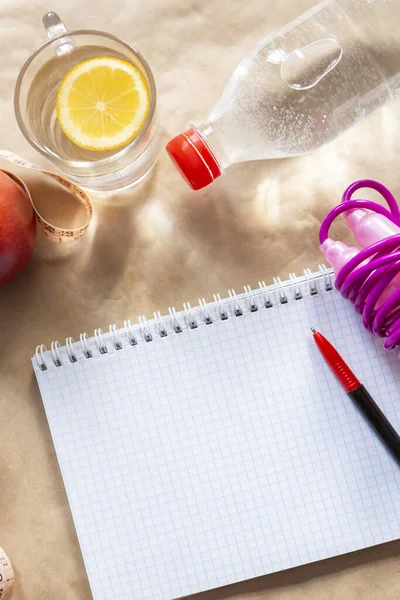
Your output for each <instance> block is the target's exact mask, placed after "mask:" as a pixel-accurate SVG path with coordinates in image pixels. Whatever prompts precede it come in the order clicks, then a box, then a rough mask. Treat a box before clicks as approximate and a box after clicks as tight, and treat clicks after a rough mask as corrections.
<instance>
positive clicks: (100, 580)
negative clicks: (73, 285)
mask: <svg viewBox="0 0 400 600" xmlns="http://www.w3.org/2000/svg"><path fill="white" fill-rule="evenodd" d="M310 325H312V326H313V327H315V328H318V329H320V330H321V331H322V332H323V333H324V334H325V335H326V336H327V337H328V338H329V339H330V340H331V341H332V342H333V343H334V344H335V345H336V346H337V347H338V349H339V350H340V351H341V352H342V354H343V355H344V356H345V357H346V359H347V360H348V362H349V363H350V364H351V366H352V367H353V369H354V371H355V372H356V373H357V375H358V376H359V378H360V379H361V380H362V381H363V382H364V383H365V384H366V386H367V388H368V389H369V391H370V393H371V394H372V396H373V397H374V398H375V399H376V401H377V402H378V403H379V404H380V406H381V407H382V408H383V410H384V412H385V413H386V414H387V416H388V418H389V419H390V420H391V422H392V423H393V425H394V426H395V427H396V428H397V429H398V430H400V410H399V407H400V391H399V382H400V366H399V362H398V361H397V360H396V356H395V354H388V353H385V352H384V351H383V350H382V348H381V343H382V342H381V341H379V340H378V341H377V340H374V339H373V338H372V336H370V335H369V334H368V333H367V332H365V331H364V330H363V329H362V325H361V323H360V318H359V317H358V316H357V315H356V314H355V313H354V309H353V308H352V306H350V305H349V304H348V303H347V302H346V301H344V300H342V299H341V297H340V296H339V295H338V294H337V293H336V292H330V293H320V294H318V295H317V296H308V297H306V298H304V299H303V300H299V301H294V300H290V301H289V303H288V304H284V305H279V304H278V306H274V307H273V308H269V309H267V308H264V307H262V308H259V310H258V311H257V312H254V313H251V312H250V310H249V309H247V310H244V312H243V315H242V316H241V317H235V316H234V315H233V313H232V312H230V313H229V318H228V319H227V320H225V321H221V320H216V321H215V322H214V323H212V324H211V325H205V324H204V323H200V324H199V327H198V328H197V329H194V330H190V329H189V328H185V329H184V330H183V332H182V333H180V334H175V333H173V332H170V333H169V335H168V336H167V337H164V338H161V337H159V336H154V339H153V341H152V342H148V343H146V342H144V341H140V342H139V343H138V344H137V345H136V346H130V345H125V346H124V348H123V349H122V350H119V351H116V350H113V349H110V350H109V352H108V354H105V355H100V356H99V354H98V352H94V353H93V354H94V356H93V358H91V359H84V358H82V359H79V360H78V362H77V363H75V364H71V363H70V362H69V361H68V360H64V361H63V362H64V364H63V366H62V367H59V368H56V367H54V366H52V365H50V366H49V368H48V370H47V371H44V372H41V371H39V370H38V369H37V368H36V374H37V378H38V381H39V385H40V389H41V393H42V397H43V401H44V404H45V408H46V413H47V417H48V421H49V424H50V428H51V433H52V436H53V440H54V444H55V447H56V451H57V456H58V460H59V464H60V467H61V470H62V474H63V478H64V482H65V486H66V489H67V493H68V498H69V502H70V505H71V509H72V514H73V517H74V522H75V526H76V530H77V533H78V537H79V540H80V544H81V548H82V553H83V556H84V560H85V564H86V569H87V572H88V575H89V579H90V583H91V587H92V592H93V596H94V598H95V600H106V599H107V600H110V599H112V600H122V599H124V600H125V599H126V600H127V599H135V600H170V599H172V598H179V597H182V596H186V595H190V594H192V593H195V592H200V591H203V590H207V589H210V588H215V587H218V586H222V585H226V584H230V583H233V582H237V581H241V580H245V579H249V578H252V577H257V576H260V575H263V574H266V573H271V572H273V571H277V570H280V569H287V568H289V567H294V566H297V565H301V564H304V563H308V562H310V561H316V560H319V559H325V558H328V557H331V556H335V555H337V554H341V553H345V552H349V551H353V550H357V549H360V548H364V547H367V546H371V545H375V544H380V543H382V542H385V541H388V540H393V539H396V538H398V537H400V520H399V518H398V507H399V506H400V469H399V468H398V466H397V465H396V463H395V462H394V460H393V459H392V458H391V456H390V455H389V454H388V452H387V450H386V448H385V447H384V446H383V445H382V443H381V442H380V440H379V439H378V438H377V437H376V435H375V434H374V432H373V431H372V430H371V429H370V427H369V425H368V424H367V423H366V421H365V420H364V418H363V417H362V416H361V415H360V414H359V413H358V412H357V409H356V408H355V407H354V405H353V404H352V403H351V401H350V400H349V399H348V397H347V396H346V394H344V393H343V391H342V390H341V388H340V387H339V385H338V384H337V383H336V381H335V380H334V379H333V376H332V375H331V373H330V372H329V370H328V369H327V367H326V365H325V364H323V362H322V359H321V357H320V356H319V354H318V351H317V349H316V347H315V346H314V344H313V342H312V338H311V332H310V329H309V326H310ZM91 343H92V342H91ZM62 352H63V350H62ZM62 352H61V354H62ZM63 356H66V355H65V354H64V355H63ZM46 359H49V353H48V354H46ZM48 362H50V360H48Z"/></svg>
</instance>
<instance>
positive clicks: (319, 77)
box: [197, 0, 400, 169]
mask: <svg viewBox="0 0 400 600" xmlns="http://www.w3.org/2000/svg"><path fill="white" fill-rule="evenodd" d="M397 1H398V0H326V1H324V2H321V3H320V4H318V5H317V6H316V7H314V8H313V9H311V10H310V11H308V12H307V13H304V14H303V15H302V16H300V17H299V18H298V19H297V20H295V21H293V22H292V23H290V24H289V25H287V26H286V27H284V28H283V29H281V30H278V31H277V32H275V33H274V34H273V35H269V36H267V37H266V38H264V39H263V40H261V41H260V42H259V44H258V45H257V46H256V47H255V49H254V51H253V52H251V53H250V54H249V55H248V56H247V57H245V58H244V59H243V60H242V62H241V63H240V64H239V65H238V67H237V69H236V70H235V72H234V74H233V76H232V78H231V80H230V82H229V83H228V86H227V88H226V89H225V92H224V93H223V95H222V97H221V98H220V100H219V102H218V103H217V105H216V107H215V108H214V110H213V112H212V113H211V115H210V118H209V120H208V121H207V122H206V123H203V124H202V125H201V126H200V127H198V128H197V131H198V132H199V133H200V135H201V137H202V139H203V140H204V141H205V143H206V144H208V146H209V147H210V149H211V150H212V152H213V154H214V155H215V157H216V158H217V159H218V162H219V164H220V166H221V168H222V169H225V168H227V167H229V166H230V165H232V164H234V163H238V162H243V161H249V160H257V159H268V158H284V157H289V156H296V155H300V154H304V153H306V152H309V151H311V150H313V149H315V148H317V147H319V146H321V145H322V144H324V143H326V142H328V141H330V140H332V139H334V138H335V137H336V136H337V135H338V134H340V133H341V132H342V131H344V130H345V129H347V128H348V127H349V126H350V125H352V124H353V123H354V122H356V121H357V120H359V119H360V118H362V117H363V116H365V115H366V114H368V113H369V112H371V111H373V110H374V109H376V108H377V107H378V106H380V105H382V104H384V103H385V102H386V101H387V100H389V99H390V98H391V97H393V96H394V95H395V94H396V93H397V92H398V91H399V89H400V34H399V31H400V23H399V22H398V21H399V19H398V18H397V19H396V14H398V10H396V6H395V5H396V3H397Z"/></svg>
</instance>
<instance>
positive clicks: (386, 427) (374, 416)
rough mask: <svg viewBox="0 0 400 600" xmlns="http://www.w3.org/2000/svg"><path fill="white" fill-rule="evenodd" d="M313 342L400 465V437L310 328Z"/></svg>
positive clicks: (346, 367)
mask: <svg viewBox="0 0 400 600" xmlns="http://www.w3.org/2000/svg"><path fill="white" fill-rule="evenodd" d="M311 331H312V332H313V337H314V341H315V343H316V344H317V346H318V349H319V351H320V352H321V354H322V356H323V357H324V359H325V361H326V362H327V364H328V365H329V366H330V368H331V369H332V371H333V373H334V375H335V377H336V379H337V380H338V381H339V382H340V383H341V385H342V387H343V388H344V390H345V392H347V395H348V396H349V397H350V398H351V399H352V400H353V402H354V403H355V404H356V406H357V407H358V408H359V409H360V411H361V412H362V413H363V415H364V416H365V417H366V419H368V421H369V423H370V424H371V426H372V427H373V428H374V429H375V431H376V433H377V434H378V435H379V437H380V438H381V440H382V442H383V443H384V444H385V445H386V447H387V448H388V449H389V450H390V452H391V453H392V454H393V456H394V457H395V458H396V460H397V461H398V462H399V463H400V436H399V434H398V433H397V431H396V430H395V429H394V427H393V426H392V425H391V423H390V422H389V421H388V419H387V418H386V417H385V415H384V414H383V412H382V411H381V409H380V408H379V406H378V405H377V404H376V402H375V401H374V400H373V398H372V396H371V395H370V394H369V393H368V391H367V390H366V389H365V387H364V386H363V385H362V384H361V383H360V382H359V380H358V379H357V377H356V376H355V375H354V373H353V371H352V370H351V369H350V367H349V366H348V365H347V364H346V362H345V361H344V360H343V358H342V357H341V356H340V354H339V352H338V351H337V350H335V348H334V347H333V346H332V344H331V343H330V342H328V340H327V339H326V338H325V337H324V336H323V335H322V334H321V333H319V332H318V331H316V330H315V329H313V328H312V327H311Z"/></svg>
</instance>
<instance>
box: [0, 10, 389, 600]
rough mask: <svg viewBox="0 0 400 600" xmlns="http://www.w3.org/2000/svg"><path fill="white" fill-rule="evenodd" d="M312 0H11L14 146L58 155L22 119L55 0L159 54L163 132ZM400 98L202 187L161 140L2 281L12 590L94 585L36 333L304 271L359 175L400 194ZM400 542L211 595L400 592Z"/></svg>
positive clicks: (4, 531) (6, 534) (4, 479)
mask: <svg viewBox="0 0 400 600" xmlns="http://www.w3.org/2000/svg"><path fill="white" fill-rule="evenodd" d="M312 4H313V0H285V1H281V2H276V0H248V1H246V2H243V0H219V2H215V1H213V0H202V1H199V0H197V1H196V0H147V1H146V2H139V0H115V2H107V1H106V0H85V2H83V3H82V2H81V1H78V0H69V2H63V1H62V0H54V2H53V4H52V5H47V4H45V3H43V2H41V1H39V0H5V1H4V0H3V2H2V3H1V6H0V23H1V37H0V65H1V78H0V125H1V131H2V141H1V144H0V145H1V146H3V147H4V146H6V147H7V149H9V150H13V151H16V152H19V153H20V154H23V155H24V156H25V157H27V158H30V159H31V160H34V161H36V162H39V163H40V164H42V165H43V166H45V163H44V161H43V160H42V159H41V158H40V157H38V156H36V155H35V153H34V151H33V150H32V149H31V148H30V147H28V145H27V143H26V142H25V141H24V140H23V138H22V136H21V134H20V133H19V132H18V130H17V127H16V125H15V121H14V117H13V109H12V92H13V86H14V82H15V79H16V76H17V73H18V71H19V69H20V67H21V66H22V64H23V62H24V61H25V59H26V58H27V57H28V55H29V53H30V52H31V51H32V50H33V49H34V48H35V47H36V46H37V45H38V44H39V43H40V42H41V41H43V39H44V37H45V36H44V32H43V31H42V29H41V16H42V14H43V13H44V12H46V11H47V10H50V9H53V10H56V11H57V12H59V13H60V15H61V16H63V18H64V20H65V22H66V23H67V25H68V27H69V28H71V29H73V28H75V29H77V28H81V27H87V28H93V29H106V30H107V31H110V32H112V33H115V34H117V35H119V36H121V37H124V38H125V39H127V40H128V41H130V42H132V43H134V44H135V45H136V46H137V47H138V48H139V49H140V50H141V51H142V52H143V54H144V55H145V57H146V58H147V59H148V61H149V62H150V64H151V66H152V68H153V70H154V74H155V77H156V81H157V85H158V92H159V113H160V122H161V127H162V131H163V138H164V140H165V141H167V140H168V139H169V137H171V136H172V135H174V134H176V133H177V132H179V131H180V130H181V129H182V128H184V127H186V126H187V125H188V124H189V123H191V122H195V123H196V122H197V123H199V122H201V120H202V119H203V118H205V117H206V115H207V113H208V112H209V111H210V109H211V108H212V106H213V104H214V103H215V101H216V100H217V98H218V96H219V94H220V92H221V91H222V89H223V88H224V86H225V83H226V81H227V79H228V77H229V75H230V73H231V71H232V70H233V68H234V67H235V65H236V64H237V62H238V60H239V59H240V58H241V57H242V56H243V55H244V53H245V52H246V51H248V50H250V49H251V47H252V46H253V45H254V44H255V43H256V42H257V41H258V39H259V38H261V37H262V36H263V35H264V34H266V33H267V32H268V31H272V30H274V29H275V28H276V27H278V26H280V25H282V24H284V23H285V22H287V21H288V20H290V19H291V18H293V17H294V16H296V15H297V14H298V13H300V12H302V11H303V10H304V9H306V8H308V7H309V6H310V5H312ZM399 10H400V7H399ZM399 108H400V105H399V103H398V102H397V104H396V103H395V102H392V104H391V105H389V106H387V107H385V108H384V109H382V110H380V111H378V112H377V113H375V114H374V115H372V116H370V117H369V118H368V119H367V120H365V121H364V122H363V123H359V124H357V125H356V126H355V127H353V129H352V130H351V131H349V132H348V133H346V134H345V135H342V136H341V138H340V139H339V140H337V141H336V142H335V143H333V144H330V145H329V146H326V147H325V148H323V149H321V150H320V151H318V152H316V153H314V154H313V155H312V156H307V157H302V158H298V159H294V160H290V161H280V162H271V163H266V162H263V163H257V164H251V165H243V166H237V167H235V168H233V169H231V171H230V173H229V176H228V177H226V178H223V179H221V180H219V181H218V182H217V183H215V184H214V185H213V186H212V187H210V188H208V189H206V190H204V191H203V192H200V193H196V194H195V193H193V192H191V191H190V190H189V189H188V188H187V187H186V186H185V184H184V183H183V182H182V181H181V180H180V178H179V176H178V175H177V173H176V172H175V171H174V169H173V168H172V166H171V164H170V163H169V160H168V159H167V157H166V156H165V154H164V153H162V155H161V157H160V161H159V164H158V166H157V168H156V170H155V171H154V173H153V176H152V178H151V180H149V181H148V182H147V184H146V185H145V186H143V187H141V188H139V189H136V190H135V191H131V192H125V193H123V194H122V193H119V194H118V193H116V194H113V195H108V196H106V197H102V198H99V197H98V198H94V203H95V211H96V218H95V221H94V223H93V225H92V227H91V229H90V232H89V233H88V235H87V236H86V237H85V238H84V239H82V240H81V241H79V242H77V243H75V244H74V245H70V246H62V247H61V246H55V245H51V244H50V242H48V241H47V240H45V239H43V238H42V237H40V236H39V239H38V243H37V247H36V250H35V255H34V258H33V260H32V261H31V263H30V265H29V266H28V268H27V270H26V271H25V273H24V274H23V276H21V277H20V278H19V279H18V280H17V281H15V282H14V283H13V284H11V285H9V286H7V287H4V288H2V289H1V290H0V336H1V340H0V377H1V379H0V383H1V388H0V390H1V393H0V394H1V395H0V431H1V437H0V440H1V441H0V489H1V496H0V544H1V545H3V546H4V548H5V549H6V550H7V552H8V553H9V555H10V557H11V558H12V560H13V562H14V566H15V571H16V579H17V580H16V586H15V591H14V595H13V598H14V600H33V599H34V598H38V599H41V600H50V599H51V600H54V599H57V600H89V598H91V595H90V591H89V587H88V582H87V579H86V575H85V571H84V567H83V563H82V559H81V556H80V552H79V547H78V543H77V539H76V535H75V531H74V528H73V524H72V519H71V514H70V511H69V507H68V503H67V499H66V495H65V492H64V488H63V484H62V480H61V476H60V472H59V469H58V466H57V461H56V457H55V453H54V449H53V445H52V442H51V438H50V434H49V430H48V427H47V423H46V419H45V415H44V411H43V407H42V404H41V399H40V396H39V392H38V388H37V386H36V382H35V380H34V377H33V373H32V370H31V366H30V357H31V354H32V351H33V350H34V348H35V346H36V345H37V344H38V343H41V342H44V343H46V344H47V345H48V346H49V344H50V342H51V340H52V339H59V340H63V339H65V337H66V336H67V335H72V336H74V337H75V338H76V337H77V336H78V335H79V332H81V331H87V332H89V333H91V332H92V331H93V329H94V328H95V327H103V328H105V327H107V325H108V323H110V322H115V323H117V324H121V323H122V321H123V319H124V318H132V319H135V318H136V316H137V315H138V314H146V315H148V316H151V314H152V312H153V311H154V310H156V309H160V310H162V311H165V310H166V308H167V307H168V306H169V305H175V306H179V305H181V303H182V302H183V301H186V300H189V301H192V302H196V300H197V298H198V297H200V296H205V297H206V298H210V297H211V296H212V293H213V292H220V293H221V294H225V293H226V290H227V288H228V287H236V288H237V289H238V288H241V286H242V285H243V284H250V285H256V284H257V281H258V280H259V279H260V278H263V279H265V280H268V281H270V280H271V278H272V276H273V275H281V276H286V275H287V274H288V272H289V271H297V272H299V273H301V272H302V269H303V268H304V267H306V266H310V267H315V266H316V265H317V264H318V262H319V261H320V260H321V257H320V254H319V250H318V243H317V232H318V226H319V223H320V221H321V218H322V217H323V216H324V214H325V213H326V212H327V210H328V209H329V207H331V206H333V205H334V204H335V203H337V202H338V201H339V197H340V193H341V192H342V190H343V188H344V187H345V186H346V185H347V184H348V183H350V182H351V181H352V180H354V179H356V178H361V177H372V178H377V179H380V180H382V181H383V182H384V183H386V185H388V186H389V187H390V188H391V189H392V191H393V192H394V193H395V194H397V197H399V198H400V178H399V175H398V170H399V169H398V165H399V157H400V124H399ZM399 596H400V543H399V542H397V543H396V542H394V543H392V544H387V545H385V546H382V547H379V548H373V549H368V550H365V551H362V552H359V553H356V554H352V555H348V556H344V557H338V558H335V559H332V560H329V561H325V562H323V563H316V564H312V565H308V566H305V567H300V568H298V569H295V570H292V571H286V572H283V573H278V574H275V575H272V576H269V577H264V578H261V579H259V580H255V581H252V582H247V583H243V584H239V585H236V586H232V587H229V588H225V589H223V590H219V591H216V592H210V593H208V594H204V595H203V596H202V598H203V600H211V599H214V600H216V599H222V598H224V599H233V598H235V599H237V600H238V599H241V600H245V599H246V600H250V599H252V600H256V599H257V600H261V599H263V600H264V599H269V600H278V599H279V600H283V599H285V600H297V599H300V598H302V599H303V598H313V599H315V600H317V599H319V598H321V597H323V598H324V599H326V600H336V599H342V598H346V600H355V599H361V598H362V599H368V600H372V599H379V600H395V599H396V600H397V599H398V598H399Z"/></svg>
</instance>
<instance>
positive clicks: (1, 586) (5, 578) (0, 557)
mask: <svg viewBox="0 0 400 600" xmlns="http://www.w3.org/2000/svg"><path fill="white" fill-rule="evenodd" d="M13 583H14V571H13V568H12V565H11V561H10V559H9V558H8V556H7V554H6V553H5V552H4V550H3V548H2V547H1V546H0V599H1V598H5V597H6V596H7V594H8V593H9V592H11V588H12V586H13Z"/></svg>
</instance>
